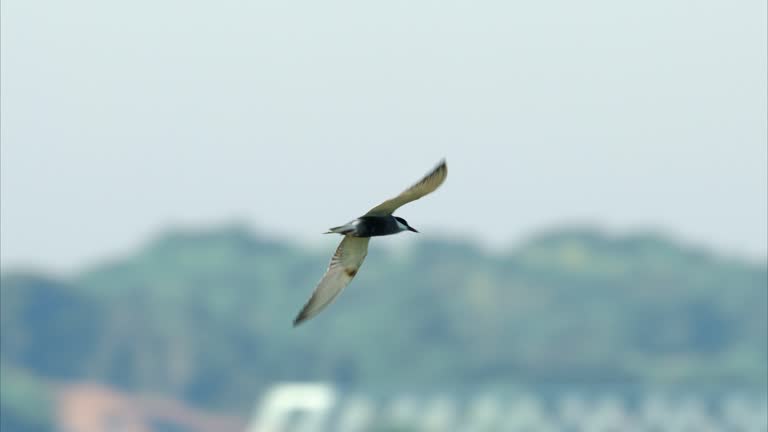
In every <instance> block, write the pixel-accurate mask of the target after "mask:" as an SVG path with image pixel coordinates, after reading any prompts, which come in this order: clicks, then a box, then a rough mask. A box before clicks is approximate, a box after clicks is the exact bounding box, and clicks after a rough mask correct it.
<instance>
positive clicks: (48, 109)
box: [0, 0, 768, 271]
mask: <svg viewBox="0 0 768 432" xmlns="http://www.w3.org/2000/svg"><path fill="white" fill-rule="evenodd" d="M1 12H2V18H1V19H2V23H1V24H2V28H1V30H0V31H1V32H2V35H1V36H2V42H1V44H2V46H1V48H2V54H1V55H2V63H1V66H0V67H1V70H0V72H1V73H2V75H1V79H2V93H1V99H2V100H1V107H0V108H1V109H2V129H1V134H2V135H1V138H2V154H1V155H0V163H1V164H2V165H1V171H0V180H1V183H0V192H1V193H2V195H1V198H2V201H1V202H0V217H1V218H0V224H1V226H0V228H1V229H2V236H1V237H0V238H1V239H2V243H1V245H2V248H1V249H0V251H1V254H0V259H1V261H2V265H3V270H8V269H12V268H20V267H26V266H34V267H38V268H42V269H50V270H56V271H76V270H78V269H82V268H85V267H87V266H89V265H93V264H94V263H95V262H98V261H99V260H103V259H105V258H109V257H113V256H119V255H121V254H124V253H129V252H131V251H134V250H137V248H139V247H140V246H141V245H143V244H145V243H146V242H147V241H149V239H151V238H152V236H153V235H156V234H157V233H159V232H162V231H163V230H164V229H166V228H168V227H172V226H177V225H185V226H199V227H209V226H214V225H216V224H221V223H227V222H232V221H238V222H243V223H246V224H248V225H249V226H251V227H253V228H254V230H256V231H263V232H267V233H270V234H272V235H275V236H279V237H282V238H286V239H290V240H294V241H296V242H298V243H299V244H306V245H317V244H321V242H328V241H331V240H326V239H327V238H328V237H329V236H321V235H320V233H322V232H323V231H325V230H326V229H327V228H328V227H330V226H335V225H339V224H341V223H344V222H346V221H348V220H350V219H352V218H354V217H356V216H359V215H360V214H362V213H364V212H365V211H366V210H368V209H369V208H370V207H372V206H373V205H375V204H378V202H379V201H381V200H383V199H385V198H389V197H390V196H392V195H394V194H396V193H398V192H400V191H401V190H402V189H404V188H405V187H407V186H409V185H410V184H411V183H413V182H414V181H416V180H418V179H419V177H420V176H421V175H423V174H424V173H425V172H427V171H428V170H429V169H430V168H431V167H432V166H433V165H434V164H435V163H436V162H437V161H438V160H439V159H440V158H442V157H446V158H447V160H448V165H449V172H450V174H449V177H448V180H447V181H446V183H445V185H444V186H443V187H442V188H441V189H440V190H439V191H438V192H437V193H435V194H434V195H432V196H429V197H427V198H425V199H423V200H421V201H418V202H416V203H413V204H410V205H408V206H406V207H403V208H402V209H400V211H399V212H398V214H399V215H401V216H403V217H405V218H406V219H408V221H409V223H410V224H411V225H413V226H414V227H416V228H417V229H419V230H421V231H422V232H426V233H430V234H439V235H451V236H457V237H463V238H471V237H476V238H477V241H478V242H479V243H482V244H484V245H486V246H488V247H492V248H506V247H514V246H515V245H516V244H519V242H521V241H523V240H524V239H525V238H527V237H528V236H530V235H532V234H533V233H536V232H539V231H542V230H546V229H548V228H550V227H554V226H559V225H561V224H592V225H595V226H598V227H605V228H606V229H610V230H612V231H617V232H620V233H629V232H633V231H635V230H660V231H663V232H667V233H669V234H671V235H673V236H675V237H676V238H678V239H680V240H681V241H683V242H686V243H689V244H693V245H699V246H702V247H705V248H710V249H713V250H716V251H719V252H721V253H724V254H728V255H735V256H743V257H748V258H757V259H760V260H762V259H764V258H765V256H766V250H767V249H768V246H766V242H767V240H766V238H767V237H768V229H767V228H766V219H767V218H768V186H767V184H768V168H767V167H766V164H767V163H768V162H767V161H768V144H767V141H768V136H767V132H766V130H767V128H766V116H767V115H768V108H767V102H766V92H767V91H768V90H767V88H766V74H767V71H766V49H767V47H766V2H765V0H745V1H736V2H734V1H712V0H704V1H701V0H696V1H694V0H691V1H669V0H650V1H641V2H617V1H607V0H606V1H580V2H573V1H554V0H553V1H529V2H510V1H477V0H472V1H469V0H466V1H459V0H454V1H413V0H401V1H387V2H368V1H351V0H350V1H337V0H331V1H323V2H317V1H255V0H254V1H245V0H241V1H217V2H194V1H192V2H190V1H180V0H169V1H159V2H158V1H147V0H133V1H130V2H104V1H95V0H94V1H84V0H72V1H67V2H61V1H42V0H6V1H3V2H2V11H1ZM415 238H417V237H415V235H412V234H409V235H406V234H401V235H400V236H398V237H397V238H396V239H395V238H390V239H387V240H386V242H383V243H387V244H390V245H392V244H408V242H412V241H414V240H413V239H415ZM334 240H335V239H334ZM401 242H402V243H401Z"/></svg>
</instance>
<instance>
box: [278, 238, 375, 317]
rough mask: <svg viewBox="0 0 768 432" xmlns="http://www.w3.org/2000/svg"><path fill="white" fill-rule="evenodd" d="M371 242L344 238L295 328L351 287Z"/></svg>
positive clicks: (300, 313) (363, 239)
mask: <svg viewBox="0 0 768 432" xmlns="http://www.w3.org/2000/svg"><path fill="white" fill-rule="evenodd" d="M369 240H370V238H368V237H351V236H345V237H344V240H342V241H341V243H340V244H339V247H338V248H336V253H334V254H333V258H331V264H330V265H328V270H326V272H325V276H323V279H321V280H320V283H318V284H317V288H315V291H314V292H313V293H312V297H310V298H309V301H307V304H305V305H304V308H303V309H301V312H299V315H298V316H296V319H295V320H293V325H294V326H297V325H299V324H301V323H302V322H304V321H306V320H308V319H310V318H312V317H313V316H315V315H317V314H318V313H320V311H321V310H323V309H324V308H325V307H326V306H328V305H329V304H330V303H331V302H332V301H333V299H335V298H336V296H337V295H339V293H340V292H341V290H343V289H344V288H345V287H346V286H347V285H349V282H350V281H351V280H352V278H354V277H355V275H356V274H357V271H358V270H359V269H360V265H362V264H363V260H364V259H365V256H366V255H367V254H368V241H369Z"/></svg>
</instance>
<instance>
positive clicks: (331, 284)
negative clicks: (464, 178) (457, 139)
mask: <svg viewBox="0 0 768 432" xmlns="http://www.w3.org/2000/svg"><path fill="white" fill-rule="evenodd" d="M447 176H448V166H447V165H446V164H445V160H442V161H440V163H439V164H438V165H437V166H436V167H435V168H434V169H433V170H432V171H431V172H430V173H429V174H427V175H426V176H424V178H423V179H421V181H419V182H418V183H416V184H415V185H413V186H411V187H410V188H408V189H406V190H405V191H403V192H402V193H401V194H400V195H398V196H396V197H394V198H392V199H388V200H386V201H384V202H383V203H381V204H379V205H377V206H376V207H374V208H372V209H371V210H369V211H368V213H366V214H364V215H363V216H361V217H359V218H357V219H355V220H353V221H351V222H349V223H346V224H344V225H341V226H338V227H335V228H331V229H330V231H328V232H327V233H326V234H331V233H336V234H341V235H343V236H344V239H343V240H342V241H341V243H340V244H339V247H338V248H336V253H334V254H333V258H331V263H330V264H329V265H328V270H326V272H325V275H324V276H323V278H322V279H321V280H320V282H319V283H318V284H317V287H316V288H315V291H314V292H313V293H312V296H311V297H310V298H309V301H307V304H306V305H304V308H302V309H301V312H299V315H298V316H297V317H296V319H295V320H293V325H294V326H297V325H299V324H301V323H302V322H304V321H306V320H308V319H310V318H312V317H314V316H315V315H317V314H318V313H320V311H322V310H323V309H324V308H325V307H326V306H328V305H329V304H331V302H333V300H334V299H335V298H336V296H337V295H339V293H340V292H341V290H343V289H344V288H345V287H346V286H347V285H349V282H350V281H352V278H354V277H355V275H356V274H357V271H358V270H359V269H360V266H361V265H362V264H363V260H364V259H365V256H366V255H367V254H368V242H369V241H370V239H371V237H376V236H384V235H391V234H397V233H399V232H402V231H413V232H418V231H416V230H415V229H414V228H413V227H411V226H410V225H408V222H406V221H405V219H403V218H401V217H397V216H393V215H392V213H394V212H395V210H397V209H398V208H400V207H402V206H403V205H405V204H408V203H409V202H411V201H415V200H417V199H419V198H421V197H423V196H425V195H427V194H430V193H432V192H434V191H435V189H437V188H438V187H440V185H441V184H443V182H444V181H445V178H446V177H447Z"/></svg>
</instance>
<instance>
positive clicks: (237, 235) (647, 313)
mask: <svg viewBox="0 0 768 432" xmlns="http://www.w3.org/2000/svg"><path fill="white" fill-rule="evenodd" d="M380 246H381V245H378V244H375V243H374V244H372V247H371V250H370V252H369V256H368V259H367V261H366V263H365V265H364V268H363V271H361V272H360V274H359V275H358V276H357V278H356V279H355V281H354V282H353V283H352V285H351V286H350V287H349V288H348V289H347V291H346V292H345V293H344V294H343V295H342V296H340V297H339V299H338V301H337V302H336V303H335V304H333V305H331V306H330V307H329V309H328V310H327V311H325V312H324V313H322V314H320V315H319V316H318V317H317V318H316V319H313V320H311V321H309V322H307V323H306V324H304V325H302V326H300V327H298V328H292V326H291V321H292V319H293V317H294V315H295V314H296V312H297V311H298V309H299V308H300V307H301V305H302V304H303V303H304V301H305V300H306V297H307V296H308V295H309V293H310V292H311V291H312V289H313V288H314V285H315V283H316V282H317V281H318V279H319V278H320V276H321V275H322V273H323V271H324V270H325V267H326V265H327V260H328V256H329V255H330V251H317V250H313V251H310V252H308V251H306V250H304V249H302V248H299V247H297V246H295V245H290V244H284V243H281V242H278V241H274V240H270V239H265V238H264V237H262V236H258V235H254V234H252V233H250V232H248V231H247V230H245V229H242V228H240V227H224V228H220V229H215V230H210V231H205V232H184V231H178V232H171V233H168V234H166V235H164V236H162V237H160V238H158V239H156V241H154V242H152V243H151V244H150V245H148V246H147V247H146V248H145V249H144V250H142V251H140V252H139V253H137V254H135V255H133V256H129V257H127V258H123V259H118V260H114V261H112V262H109V263H105V264H103V265H100V266H98V267H96V268H93V269H92V270H90V271H87V272H84V273H82V274H80V275H78V276H77V277H74V278H71V279H69V280H58V279H56V278H51V277H49V276H46V275H41V274H22V273H12V272H6V273H4V274H3V275H2V285H1V286H2V302H1V303H0V317H1V320H2V321H1V324H2V335H1V336H2V337H1V338H0V344H1V348H2V355H1V356H0V360H1V361H2V364H3V399H2V400H3V404H2V409H3V417H4V418H5V417H6V414H7V413H8V412H13V413H15V414H14V417H10V418H12V419H22V420H23V419H24V418H25V416H28V415H29V413H28V412H27V411H25V410H26V409H28V408H25V407H27V406H28V404H25V403H24V402H23V400H37V399H35V398H38V397H39V395H40V394H41V393H40V391H39V390H38V382H36V381H35V380H34V379H27V378H29V377H31V376H37V377H41V378H44V379H46V380H47V379H52V380H57V379H62V380H72V379H81V378H90V379H99V380H102V381H105V382H108V383H111V384H112V385H115V386H117V387H119V388H122V389H127V390H140V391H145V392H146V391H151V392H160V393H164V394H166V395H170V396H175V397H180V398H183V399H185V400H187V401H190V402H193V403H195V404H198V405H200V406H205V407H209V408H217V409H225V410H230V411H231V410H237V411H241V412H246V411H247V410H248V409H250V408H251V406H252V403H253V401H254V398H255V397H256V396H257V395H258V394H259V391H260V390H262V389H263V388H265V386H267V385H269V384H270V383H272V382H275V381H284V380H290V381H296V380H331V381H334V382H336V383H339V384H340V385H343V386H346V387H348V388H354V389H362V390H365V391H368V392H380V393H385V392H389V391H395V390H399V389H403V388H406V389H414V390H416V391H418V390H419V389H441V390H450V389H459V390H469V389H479V388H483V389H487V388H506V387H509V386H516V385H522V386H533V387H546V386H570V385H579V386H627V385H629V386H643V387H645V386H653V387H659V386H663V387H675V386H686V388H700V389H708V390H713V391H717V390H718V389H731V388H735V387H738V388H744V387H746V388H760V389H762V388H764V387H765V385H766V383H768V372H767V371H766V364H768V341H766V335H767V334H768V323H767V317H766V315H767V314H768V313H767V311H766V309H767V308H768V306H767V304H768V298H767V296H766V294H767V293H768V271H767V270H766V266H765V264H764V263H761V264H755V263H748V262H743V261H738V260H733V259H725V258H722V257H718V256H715V255H712V254H710V253H707V252H703V251H700V250H696V249H693V248H688V247H682V246H680V245H678V244H676V243H674V242H671V241H669V240H667V239H665V238H664V237H661V236H656V235H637V236H624V237H613V236H608V235H605V234H603V233H601V232H598V231H594V230H588V229H571V230H561V231H556V232H550V233H548V234H545V235H541V236H538V237H535V238H533V239H531V240H530V241H529V242H528V243H526V244H524V245H522V246H521V247H519V248H517V249H515V250H513V251H510V252H508V253H499V254H490V253H487V252H484V251H483V250H481V249H479V248H477V247H476V246H474V245H472V244H469V243H466V242H457V241H446V240H441V239H437V238H432V239H430V238H429V237H422V238H421V239H420V241H419V242H418V243H417V244H416V245H415V246H414V247H413V248H411V249H409V250H408V251H407V252H401V253H398V252H393V251H390V250H387V249H386V248H385V247H380ZM20 371H23V372H20ZM8 377H10V378H13V379H14V380H15V381H14V382H15V383H16V384H14V386H12V387H13V388H11V387H9V386H7V385H6V378H8ZM10 378H9V379H10ZM9 388H11V389H10V390H7V389H9ZM19 389H21V390H19ZM25 389H32V390H30V391H27V390H25ZM6 390H7V391H15V392H17V394H19V395H22V394H24V395H31V396H28V397H27V396H25V397H26V399H24V398H21V399H20V397H15V396H14V397H8V396H7V395H6V393H7V391H6ZM11 401H13V402H14V403H13V404H11ZM16 401H21V402H18V403H16ZM30 403H34V402H30ZM11 405H13V406H11ZM22 420H18V421H22ZM4 421H5V420H4ZM14 421H17V420H14ZM3 429H5V428H3Z"/></svg>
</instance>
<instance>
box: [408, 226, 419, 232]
mask: <svg viewBox="0 0 768 432" xmlns="http://www.w3.org/2000/svg"><path fill="white" fill-rule="evenodd" d="M408 231H413V232H415V233H417V232H418V231H416V229H414V228H413V227H410V226H409V227H408Z"/></svg>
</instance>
